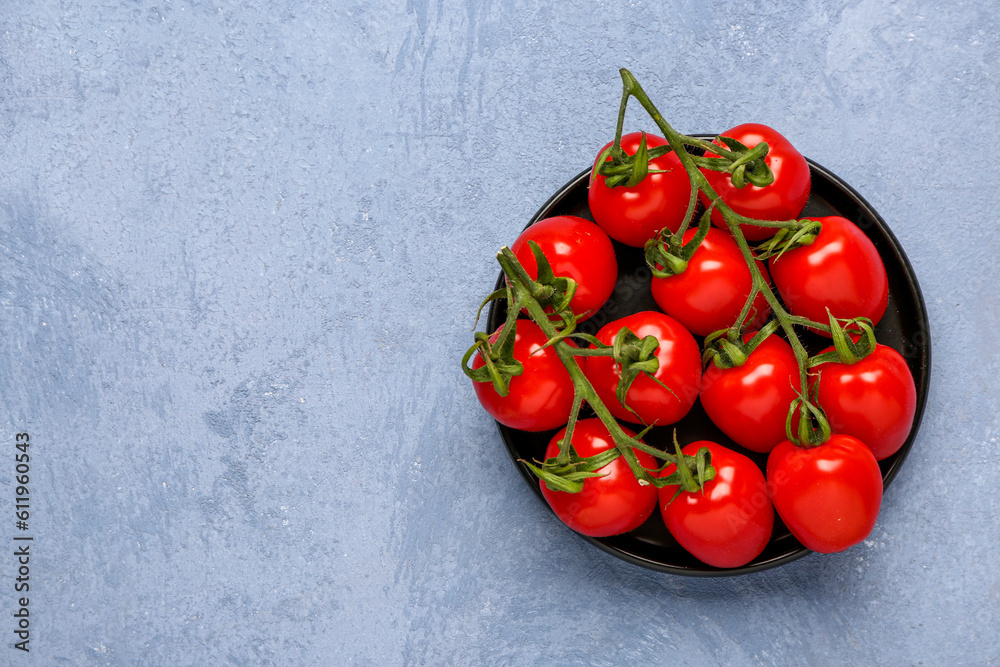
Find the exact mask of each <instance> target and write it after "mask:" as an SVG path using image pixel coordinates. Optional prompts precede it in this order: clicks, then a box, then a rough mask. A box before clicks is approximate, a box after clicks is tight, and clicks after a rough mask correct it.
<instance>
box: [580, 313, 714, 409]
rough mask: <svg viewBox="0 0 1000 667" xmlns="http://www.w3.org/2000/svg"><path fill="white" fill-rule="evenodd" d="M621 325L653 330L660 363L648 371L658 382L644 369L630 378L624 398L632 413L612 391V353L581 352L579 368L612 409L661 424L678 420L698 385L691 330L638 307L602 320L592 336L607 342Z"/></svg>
mask: <svg viewBox="0 0 1000 667" xmlns="http://www.w3.org/2000/svg"><path fill="white" fill-rule="evenodd" d="M623 327H627V328H628V329H629V331H631V332H632V333H634V334H635V335H636V336H638V337H639V338H645V337H646V336H656V339H657V340H658V341H659V342H660V345H659V347H658V348H656V351H655V354H656V359H657V361H658V362H659V368H657V370H656V372H655V373H653V377H654V378H656V380H658V381H659V382H657V381H656V380H653V379H652V378H650V377H648V376H647V375H646V374H644V373H643V374H640V375H639V376H638V377H636V378H635V380H634V381H633V382H632V386H631V387H630V388H629V390H628V394H626V395H625V402H626V403H628V405H629V406H630V407H631V408H632V409H633V410H635V412H636V414H638V417H636V415H635V414H632V413H631V412H630V411H629V410H628V409H627V408H625V407H624V406H623V405H622V404H621V403H619V402H618V398H617V397H616V396H615V391H616V389H617V387H618V380H619V378H620V377H621V366H620V365H619V364H617V363H616V362H615V361H614V360H613V359H612V358H611V357H585V360H586V361H585V364H584V373H585V374H586V375H587V378H588V379H589V380H590V382H591V384H592V385H593V386H594V390H595V391H596V392H597V395H598V397H599V398H600V399H601V401H602V402H603V403H604V405H606V406H607V407H608V410H610V411H611V414H613V415H614V416H615V417H617V418H618V419H621V420H624V421H627V422H632V423H635V424H639V423H644V424H653V423H656V425H657V426H666V425H667V424H673V423H674V422H676V421H679V420H680V419H681V418H682V417H684V415H686V414H687V413H688V411H689V410H690V409H691V406H692V405H694V401H695V399H696V398H697V397H698V390H699V387H700V386H701V354H700V351H699V349H698V343H696V342H695V340H694V336H692V335H691V333H690V332H689V331H688V330H687V329H685V328H684V326H683V325H681V323H680V322H678V321H677V320H675V319H674V318H672V317H670V316H668V315H664V314H663V313H659V312H656V311H642V312H638V313H633V314H632V315H628V316H626V317H623V318H621V319H618V320H615V321H613V322H609V323H608V324H606V325H604V326H603V327H602V328H601V330H600V331H598V332H597V339H598V340H599V341H601V342H602V343H604V344H606V345H611V344H612V343H613V342H614V340H615V336H616V335H617V334H618V332H619V331H620V330H621V329H622V328H623Z"/></svg>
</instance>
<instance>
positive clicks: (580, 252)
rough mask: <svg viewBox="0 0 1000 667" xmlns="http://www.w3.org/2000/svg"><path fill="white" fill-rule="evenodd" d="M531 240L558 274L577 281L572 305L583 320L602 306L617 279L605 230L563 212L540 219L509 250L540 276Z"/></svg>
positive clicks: (533, 277)
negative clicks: (530, 244)
mask: <svg viewBox="0 0 1000 667" xmlns="http://www.w3.org/2000/svg"><path fill="white" fill-rule="evenodd" d="M528 241H534V242H535V243H537V244H538V247H539V248H540V249H541V251H542V253H544V255H545V258H546V259H547V260H549V264H550V265H551V266H552V272H553V273H554V274H555V275H557V276H564V277H567V278H572V279H573V280H575V281H576V284H577V287H576V293H575V294H574V295H573V300H572V301H571V302H570V307H571V308H572V309H573V312H574V313H576V314H577V315H582V317H580V320H581V321H583V320H585V319H587V318H588V317H590V316H591V315H593V314H594V313H596V312H597V311H598V310H600V309H601V306H603V305H604V302H605V301H607V300H608V297H610V296H611V292H613V291H614V289H615V281H616V280H617V279H618V262H617V260H616V259H615V248H614V246H612V245H611V239H609V238H608V235H607V234H605V233H604V230H603V229H601V228H600V227H598V226H597V225H595V224H594V223H592V222H591V221H590V220H585V219H583V218H577V217H574V216H571V215H560V216H557V217H554V218H547V219H545V220H539V221H538V222H536V223H535V224H533V225H531V226H530V227H528V228H527V229H525V230H524V231H523V232H521V235H520V236H518V237H517V240H516V241H514V243H513V244H512V245H511V246H510V249H511V251H513V253H514V255H515V256H516V257H517V261H519V262H520V263H521V266H523V267H524V270H525V271H527V272H528V275H529V276H531V278H532V279H537V278H538V265H537V264H536V262H535V255H534V253H532V252H531V247H530V246H529V245H528Z"/></svg>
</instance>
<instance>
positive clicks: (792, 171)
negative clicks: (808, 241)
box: [700, 123, 811, 241]
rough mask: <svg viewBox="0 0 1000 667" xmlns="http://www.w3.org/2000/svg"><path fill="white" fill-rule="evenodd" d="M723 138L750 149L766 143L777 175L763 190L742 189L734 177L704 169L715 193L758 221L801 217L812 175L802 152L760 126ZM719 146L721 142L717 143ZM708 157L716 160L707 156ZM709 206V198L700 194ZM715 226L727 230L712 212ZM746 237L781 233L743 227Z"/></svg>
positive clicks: (750, 125) (736, 129) (743, 127)
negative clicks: (734, 181)
mask: <svg viewBox="0 0 1000 667" xmlns="http://www.w3.org/2000/svg"><path fill="white" fill-rule="evenodd" d="M722 136H725V137H732V138H733V139H736V140H737V141H740V142H741V143H743V145H745V146H747V147H748V148H753V147H754V146H756V145H757V144H759V143H761V142H762V141H766V142H767V146H768V153H767V156H766V157H765V158H764V162H766V163H767V165H768V166H769V167H770V168H771V171H772V172H773V173H774V182H773V183H771V184H770V185H768V186H765V187H763V188H759V187H757V186H756V185H751V184H749V183H748V184H747V185H745V186H744V187H743V188H736V186H734V185H733V182H732V177H731V176H730V175H729V174H725V173H722V172H720V171H710V170H707V169H705V170H703V173H704V174H705V178H706V179H708V182H709V184H710V185H711V186H712V188H713V189H714V190H715V192H716V193H717V194H718V195H719V196H720V197H721V198H722V201H724V202H725V203H726V204H728V205H729V207H730V208H732V209H733V210H734V211H736V212H737V213H739V214H741V215H745V216H747V217H749V218H756V219H758V220H792V219H795V218H798V217H799V214H801V213H802V209H803V208H805V205H806V202H807V201H808V200H809V190H810V186H811V176H810V173H809V164H808V163H807V162H806V159H805V158H804V157H803V156H802V154H801V153H799V151H798V150H797V149H796V148H795V146H793V145H792V143H791V142H790V141H788V139H786V138H785V137H784V136H783V135H782V134H781V133H780V132H778V131H777V130H775V129H773V128H770V127H768V126H767V125H761V124H759V123H744V124H743V125H737V126H736V127H734V128H732V129H730V130H728V131H726V132H723V133H722ZM715 143H717V144H718V145H720V146H724V144H722V143H721V142H718V141H716V142H715ZM706 157H715V156H714V155H712V154H706ZM700 196H701V201H702V203H704V204H705V205H706V206H707V205H708V199H707V197H705V195H704V194H701V195H700ZM712 224H714V225H715V226H716V227H719V228H721V229H727V227H726V223H725V221H724V220H723V219H722V214H721V213H719V212H717V211H713V212H712ZM740 229H741V230H742V232H743V236H744V237H746V239H747V240H748V241H761V240H763V239H767V238H771V237H772V236H774V234H775V233H776V232H777V231H778V230H777V228H774V227H760V226H758V225H740Z"/></svg>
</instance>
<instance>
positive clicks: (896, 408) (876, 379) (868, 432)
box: [810, 345, 917, 461]
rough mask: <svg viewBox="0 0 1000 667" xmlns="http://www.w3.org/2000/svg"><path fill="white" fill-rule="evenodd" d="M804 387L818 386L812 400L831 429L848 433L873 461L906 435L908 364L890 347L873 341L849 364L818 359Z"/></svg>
mask: <svg viewBox="0 0 1000 667" xmlns="http://www.w3.org/2000/svg"><path fill="white" fill-rule="evenodd" d="M833 349H834V348H833V347H829V348H827V349H826V350H823V352H824V353H825V352H832V351H833ZM810 386H811V387H816V386H818V392H819V393H818V394H817V397H816V399H817V402H818V403H819V404H820V406H822V408H823V410H824V411H825V412H826V418H827V420H828V421H829V422H830V428H831V429H832V430H833V432H834V433H844V434H846V435H852V436H854V437H855V438H857V439H858V440H860V441H861V442H863V443H865V444H866V445H868V447H869V448H870V449H871V450H872V453H873V454H874V455H875V458H876V459H878V460H879V461H881V460H882V459H885V458H888V457H890V456H892V455H893V454H895V453H896V452H898V451H899V449H900V448H901V447H902V446H903V443H905V442H906V438H907V437H909V435H910V428H911V427H912V426H913V416H914V415H915V414H916V411H917V388H916V385H915V384H914V382H913V374H912V373H910V367H909V366H908V365H907V364H906V361H905V360H904V359H903V357H902V356H901V355H900V354H899V352H896V350H894V349H892V348H891V347H889V346H887V345H876V346H875V349H874V350H873V351H872V352H871V354H869V355H868V356H867V357H865V358H864V359H862V360H860V361H858V362H856V363H854V364H841V363H825V364H820V365H819V366H817V367H816V368H815V369H813V371H812V375H811V376H810Z"/></svg>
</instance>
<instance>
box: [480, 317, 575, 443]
mask: <svg viewBox="0 0 1000 667" xmlns="http://www.w3.org/2000/svg"><path fill="white" fill-rule="evenodd" d="M502 329H503V326H502V325H501V327H500V328H499V329H497V330H496V331H495V332H494V333H493V334H492V335H491V336H490V340H491V341H495V340H496V339H497V336H499V334H500V331H501V330H502ZM546 340H547V338H546V337H545V334H544V333H543V332H542V330H541V329H540V328H539V327H538V325H537V324H535V323H534V322H532V321H531V320H518V321H517V332H516V334H515V338H514V358H515V359H517V360H518V361H520V362H521V364H522V365H523V366H524V372H523V373H521V375H515V376H513V377H512V378H511V379H510V391H509V392H508V394H507V395H506V396H500V394H498V393H497V392H496V389H494V388H493V384H492V383H490V382H474V383H473V387H474V388H475V390H476V396H477V397H478V398H479V402H480V403H481V404H482V406H483V407H484V408H485V409H486V412H488V413H489V414H490V416H492V417H493V418H494V419H496V420H497V421H498V422H500V423H501V424H504V425H505V426H509V427H511V428H516V429H519V430H522V431H549V430H551V429H554V428H559V427H560V426H563V425H564V424H565V423H566V422H567V421H569V413H570V409H571V408H572V407H573V392H574V390H573V381H572V379H570V376H569V371H567V370H566V367H565V366H564V365H563V363H562V361H560V359H559V356H558V355H557V354H556V351H555V349H553V348H552V347H547V348H545V349H542V346H543V345H545V342H546ZM483 363H484V362H483V358H482V356H480V355H479V354H476V355H474V356H473V360H472V367H473V368H474V369H475V368H481V367H482V366H483Z"/></svg>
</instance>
